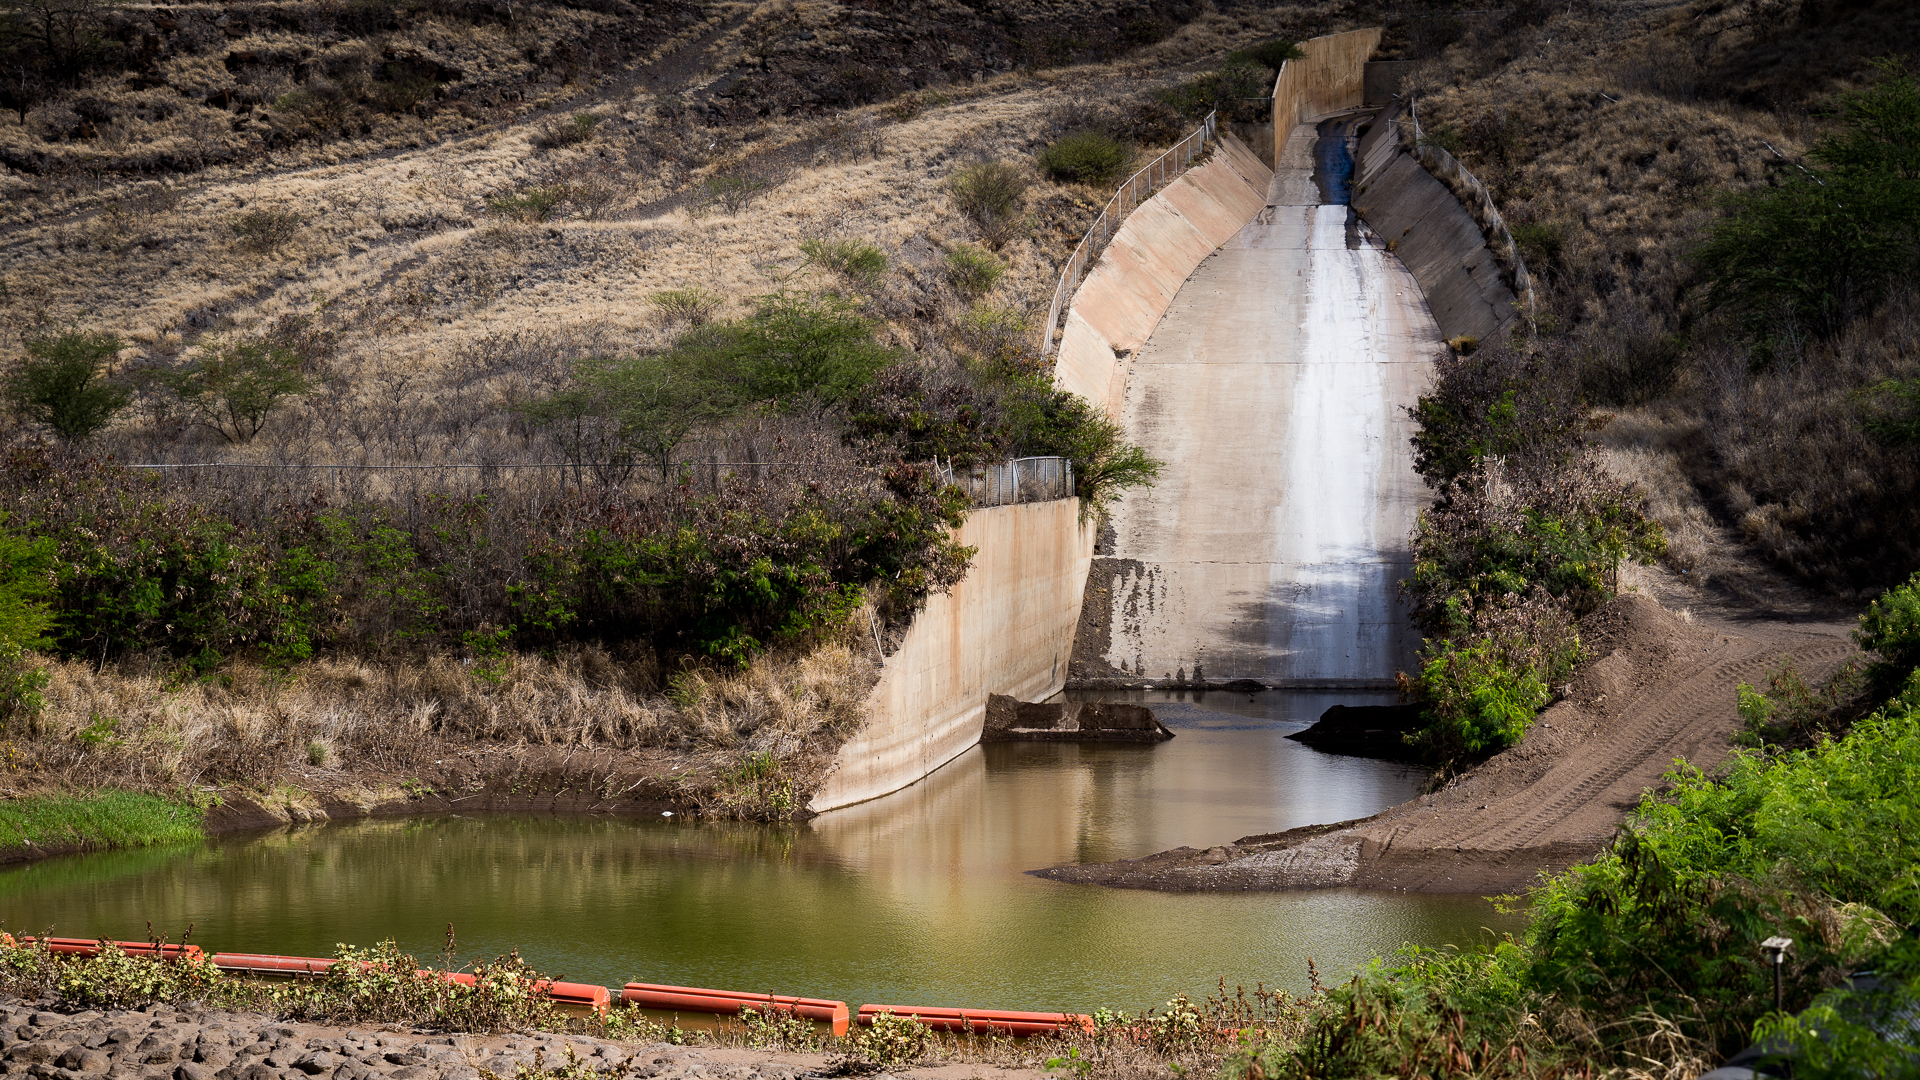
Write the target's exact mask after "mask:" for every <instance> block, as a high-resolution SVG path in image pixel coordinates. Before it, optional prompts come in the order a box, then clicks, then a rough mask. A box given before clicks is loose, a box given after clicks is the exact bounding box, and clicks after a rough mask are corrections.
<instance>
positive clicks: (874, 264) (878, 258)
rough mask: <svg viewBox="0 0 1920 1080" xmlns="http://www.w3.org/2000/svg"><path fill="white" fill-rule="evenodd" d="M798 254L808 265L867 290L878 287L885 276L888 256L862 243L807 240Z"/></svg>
mask: <svg viewBox="0 0 1920 1080" xmlns="http://www.w3.org/2000/svg"><path fill="white" fill-rule="evenodd" d="M800 251H801V253H802V254H804V255H805V256H806V257H807V262H808V263H810V264H812V265H815V266H823V267H826V268H827V269H828V270H831V271H833V272H834V273H836V274H839V275H840V276H841V277H843V278H846V279H847V280H848V281H851V282H853V283H854V284H856V285H860V286H863V287H866V288H872V287H873V286H874V285H876V284H878V283H879V282H880V279H881V278H882V277H883V276H885V275H886V272H887V253H886V252H884V251H881V250H880V249H879V248H877V247H875V246H873V245H872V244H869V243H866V242H865V241H861V240H807V241H804V242H802V243H801V245H800Z"/></svg>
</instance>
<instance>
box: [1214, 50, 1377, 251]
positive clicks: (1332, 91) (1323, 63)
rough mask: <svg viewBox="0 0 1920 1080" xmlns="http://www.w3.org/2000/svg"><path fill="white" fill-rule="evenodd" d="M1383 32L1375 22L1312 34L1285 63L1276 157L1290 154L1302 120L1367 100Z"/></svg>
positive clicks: (1277, 102) (1277, 82)
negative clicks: (1290, 140)
mask: <svg viewBox="0 0 1920 1080" xmlns="http://www.w3.org/2000/svg"><path fill="white" fill-rule="evenodd" d="M1381 33H1382V31H1381V30H1380V28H1379V27H1377V26H1375V27H1369V28H1367V29H1365V30H1349V31H1347V32H1346V33H1344V34H1328V35H1327V36H1326V37H1317V38H1309V39H1307V40H1306V41H1303V42H1301V43H1300V51H1301V52H1303V53H1305V54H1306V55H1305V56H1302V57H1301V58H1300V59H1298V60H1289V61H1287V62H1286V63H1284V64H1281V65H1280V74H1279V75H1278V76H1277V77H1275V79H1274V80H1273V139H1274V144H1273V160H1275V161H1279V160H1280V159H1281V158H1282V157H1283V156H1284V154H1283V153H1282V151H1283V150H1284V149H1285V146H1284V144H1285V142H1286V139H1287V136H1289V135H1291V134H1293V129H1294V126H1295V125H1297V124H1299V123H1300V122H1301V121H1303V120H1307V119H1310V118H1312V117H1315V116H1325V115H1327V114H1328V113H1337V112H1344V111H1346V110H1347V109H1357V108H1359V107H1360V106H1362V105H1364V104H1366V100H1367V94H1366V83H1367V57H1369V56H1372V55H1373V50H1375V49H1377V48H1379V47H1380V35H1381ZM1242 224H1245V222H1242Z"/></svg>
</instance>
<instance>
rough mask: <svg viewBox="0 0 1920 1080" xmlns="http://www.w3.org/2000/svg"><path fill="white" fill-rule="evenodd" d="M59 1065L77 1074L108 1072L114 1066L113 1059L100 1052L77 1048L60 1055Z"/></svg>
mask: <svg viewBox="0 0 1920 1080" xmlns="http://www.w3.org/2000/svg"><path fill="white" fill-rule="evenodd" d="M58 1063H59V1065H60V1067H61V1068H63V1069H70V1070H72V1071H73V1072H77V1073H97V1072H106V1071H107V1069H108V1068H109V1067H111V1066H112V1065H113V1059H111V1058H109V1057H107V1055H105V1054H103V1053H101V1052H100V1051H98V1050H94V1049H90V1048H87V1047H81V1046H76V1047H74V1048H73V1049H71V1050H69V1051H67V1052H66V1053H64V1054H61V1055H60V1058H59V1062H58Z"/></svg>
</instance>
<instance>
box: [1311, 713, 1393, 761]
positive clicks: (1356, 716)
mask: <svg viewBox="0 0 1920 1080" xmlns="http://www.w3.org/2000/svg"><path fill="white" fill-rule="evenodd" d="M1421 722H1422V721H1421V718H1420V706H1419V705H1418V704H1412V705H1335V706H1334V707H1332V708H1330V709H1328V710H1327V711H1326V712H1323V713H1321V714H1320V720H1319V722H1318V723H1316V724H1314V725H1313V726H1312V727H1310V728H1307V729H1306V730H1305V731H1296V732H1294V733H1293V734H1291V735H1289V736H1287V738H1289V739H1293V740H1295V741H1296V742H1303V743H1306V744H1307V745H1308V746H1311V747H1313V748H1314V749H1315V750H1318V751H1320V752H1322V753H1326V754H1345V755H1347V756H1349V757H1370V758H1384V759H1386V760H1388V761H1418V760H1419V755H1418V754H1416V753H1414V751H1413V749H1412V748H1411V747H1409V746H1408V745H1407V742H1406V736H1407V735H1409V734H1411V733H1412V732H1415V731H1418V730H1419V729H1420V726H1421Z"/></svg>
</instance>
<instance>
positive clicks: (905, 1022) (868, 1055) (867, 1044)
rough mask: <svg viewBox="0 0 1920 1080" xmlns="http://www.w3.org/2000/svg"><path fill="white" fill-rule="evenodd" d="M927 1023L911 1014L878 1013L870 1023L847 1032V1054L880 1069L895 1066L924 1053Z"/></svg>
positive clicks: (924, 1054) (916, 1059) (909, 1061)
mask: <svg viewBox="0 0 1920 1080" xmlns="http://www.w3.org/2000/svg"><path fill="white" fill-rule="evenodd" d="M928 1041H929V1040H928V1037H927V1026H926V1025H925V1024H922V1023H920V1022H919V1021H918V1020H915V1019H914V1018H913V1017H911V1016H895V1015H894V1014H893V1013H890V1012H883V1013H880V1014H879V1015H878V1016H875V1017H874V1018H873V1023H872V1024H870V1025H862V1026H861V1027H859V1028H857V1029H855V1030H853V1031H851V1032H848V1034H847V1044H848V1048H849V1055H848V1056H850V1057H852V1058H854V1059H855V1060H858V1061H865V1062H870V1063H872V1064H873V1065H876V1066H878V1067H880V1068H882V1069H898V1068H901V1067H903V1066H906V1065H911V1064H913V1063H914V1062H916V1061H918V1060H920V1059H921V1058H922V1057H925V1056H926V1053H927V1044H928Z"/></svg>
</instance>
